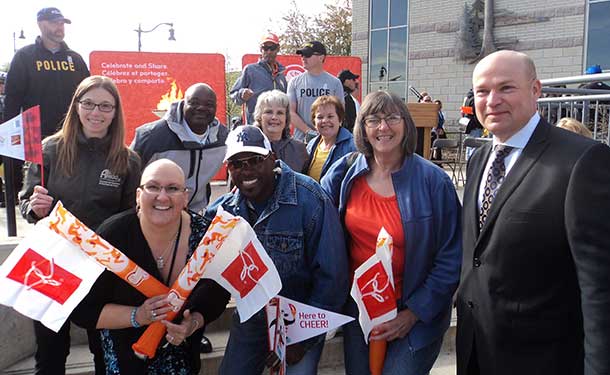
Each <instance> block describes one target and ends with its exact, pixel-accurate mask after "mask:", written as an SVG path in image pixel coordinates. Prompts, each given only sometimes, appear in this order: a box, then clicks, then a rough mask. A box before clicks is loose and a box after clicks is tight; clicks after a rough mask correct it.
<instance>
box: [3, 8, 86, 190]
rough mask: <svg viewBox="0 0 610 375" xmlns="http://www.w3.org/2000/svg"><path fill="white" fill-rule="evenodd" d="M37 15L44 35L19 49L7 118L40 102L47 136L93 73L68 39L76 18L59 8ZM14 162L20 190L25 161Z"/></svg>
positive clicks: (8, 93) (43, 132) (11, 78)
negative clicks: (79, 86) (71, 19)
mask: <svg viewBox="0 0 610 375" xmlns="http://www.w3.org/2000/svg"><path fill="white" fill-rule="evenodd" d="M36 19H37V21H38V28H39V29H40V36H38V37H37V38H36V41H35V42H34V44H30V45H28V46H25V47H23V48H21V49H19V50H18V51H17V52H16V53H15V56H14V57H13V60H12V61H11V64H10V68H9V70H8V73H7V76H6V86H5V95H6V97H5V101H4V104H5V108H4V118H5V119H7V120H9V119H12V118H13V117H15V116H17V115H18V114H19V113H21V112H22V111H25V110H27V109H29V108H31V107H34V106H36V105H40V131H41V136H42V139H44V138H45V137H47V136H49V135H51V134H54V133H55V132H56V131H57V130H58V129H59V128H60V127H61V125H62V123H63V119H64V116H65V115H66V111H67V110H68V106H69V105H70V100H71V99H72V95H73V94H74V90H75V89H76V87H77V86H78V85H79V83H80V82H81V81H82V80H83V79H84V78H86V77H88V76H89V69H88V68H87V65H86V64H85V61H84V60H83V58H82V57H81V55H79V54H78V53H76V52H74V51H73V50H71V49H70V48H68V45H67V44H66V43H65V42H64V37H65V30H64V26H65V24H71V23H72V21H70V20H69V19H67V18H65V17H64V16H63V15H62V13H61V12H60V11H59V9H57V8H43V9H41V10H40V11H38V14H37V16H36ZM12 165H13V168H12V173H13V176H14V177H13V181H14V186H13V187H11V188H13V189H14V193H15V194H17V192H18V191H19V190H20V189H21V182H22V181H23V174H22V170H21V168H22V166H23V162H21V161H17V160H14V161H13V162H12ZM5 173H11V171H8V170H7V171H5ZM7 190H8V189H7Z"/></svg>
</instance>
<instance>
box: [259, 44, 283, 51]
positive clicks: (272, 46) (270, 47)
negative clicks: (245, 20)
mask: <svg viewBox="0 0 610 375" xmlns="http://www.w3.org/2000/svg"><path fill="white" fill-rule="evenodd" d="M278 48H280V46H279V45H277V44H268V45H265V44H263V45H262V46H261V49H262V50H263V51H275V50H276V49H278Z"/></svg>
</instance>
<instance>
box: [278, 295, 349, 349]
mask: <svg viewBox="0 0 610 375" xmlns="http://www.w3.org/2000/svg"><path fill="white" fill-rule="evenodd" d="M278 304H279V310H278V313H279V316H280V319H278V315H277V314H278V313H276V312H275V311H276V308H277V306H278ZM266 312H267V327H268V329H269V342H273V341H272V337H273V334H274V331H275V327H276V326H277V324H278V322H280V321H281V322H282V323H283V324H284V326H285V327H286V344H287V345H292V344H296V343H298V342H301V341H304V340H307V339H308V338H311V337H314V336H318V335H321V334H324V333H326V332H328V331H331V330H333V329H335V328H339V327H340V326H342V325H344V324H347V323H349V322H351V321H352V320H354V318H352V317H351V316H347V315H341V314H337V313H335V312H332V311H328V310H324V309H320V308H317V307H314V306H310V305H307V304H304V303H301V302H297V301H295V300H292V299H290V298H286V297H282V296H277V297H275V298H273V299H272V300H271V301H269V303H268V304H267V306H266Z"/></svg>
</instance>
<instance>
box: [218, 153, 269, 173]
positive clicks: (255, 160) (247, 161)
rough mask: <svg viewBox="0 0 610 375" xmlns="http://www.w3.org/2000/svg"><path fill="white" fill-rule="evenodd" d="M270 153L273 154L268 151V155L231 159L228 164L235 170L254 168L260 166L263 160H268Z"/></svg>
mask: <svg viewBox="0 0 610 375" xmlns="http://www.w3.org/2000/svg"><path fill="white" fill-rule="evenodd" d="M269 155H271V153H268V154H267V155H266V156H263V155H255V156H251V157H249V158H244V159H235V160H229V161H227V165H228V166H229V168H231V169H233V170H239V169H242V168H254V167H258V166H260V165H261V164H262V162H264V161H265V160H267V158H269Z"/></svg>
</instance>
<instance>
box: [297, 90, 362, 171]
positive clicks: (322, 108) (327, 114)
mask: <svg viewBox="0 0 610 375" xmlns="http://www.w3.org/2000/svg"><path fill="white" fill-rule="evenodd" d="M344 118H345V108H344V107H343V103H341V101H339V99H338V98H337V97H336V96H326V95H325V96H320V97H318V98H317V99H316V100H315V101H314V102H313V104H312V105H311V123H312V124H314V126H315V127H316V130H317V131H318V133H319V135H318V136H317V137H315V138H314V139H312V140H311V141H309V143H308V144H307V153H308V154H309V162H308V163H307V165H308V167H307V174H308V175H309V176H310V177H312V178H313V179H314V180H316V181H318V182H319V181H320V179H321V178H322V176H324V174H325V173H326V172H327V171H328V168H329V167H330V166H331V165H332V164H333V163H334V162H335V161H337V160H339V159H340V158H341V157H342V156H343V155H345V154H349V153H350V152H352V151H356V147H355V146H354V138H353V137H352V133H350V132H349V131H348V130H347V129H345V128H344V127H342V126H341V123H342V122H343V119H344Z"/></svg>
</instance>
